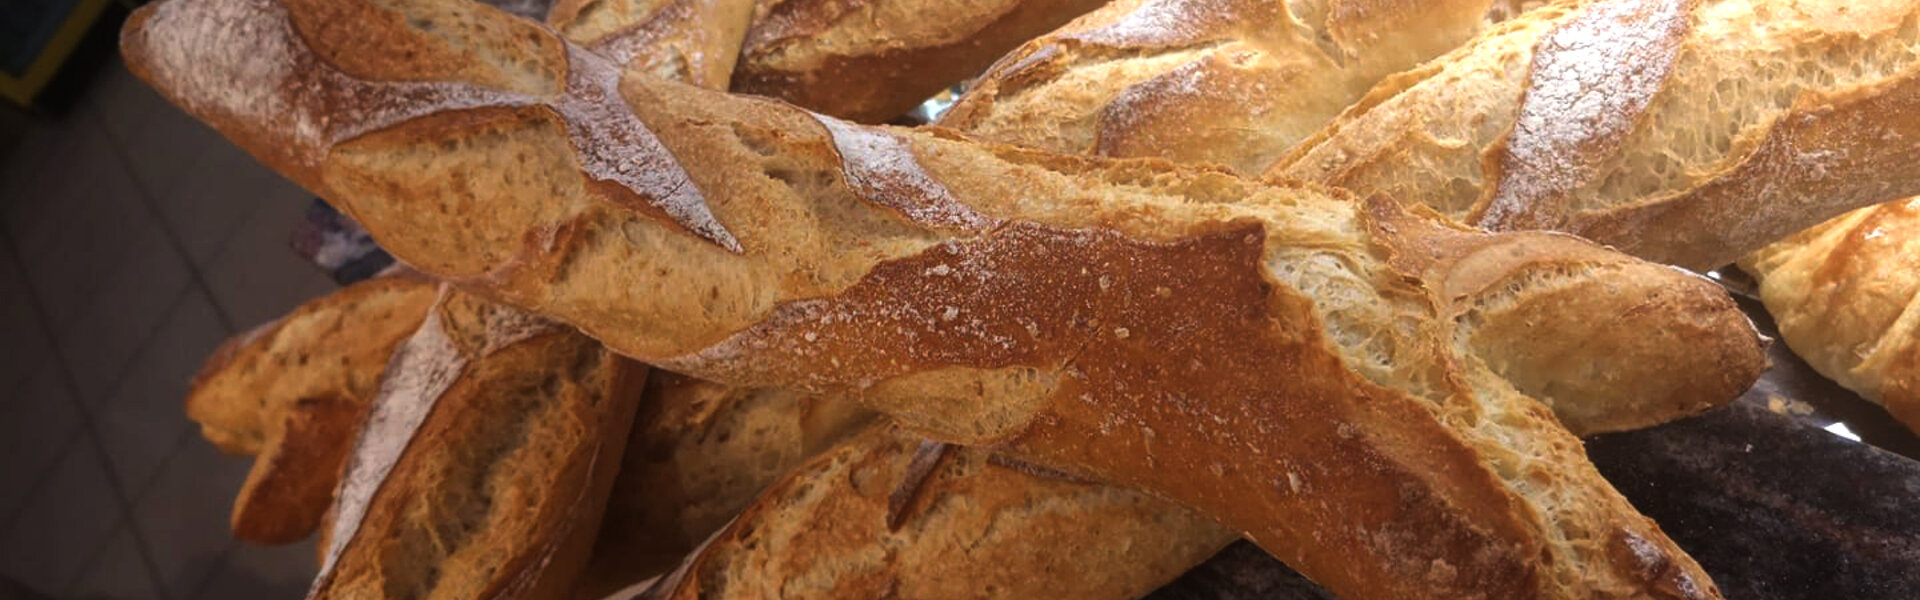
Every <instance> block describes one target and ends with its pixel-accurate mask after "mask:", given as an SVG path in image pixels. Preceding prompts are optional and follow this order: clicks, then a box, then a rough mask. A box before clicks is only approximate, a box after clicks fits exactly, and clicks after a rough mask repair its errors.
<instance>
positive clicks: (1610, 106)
mask: <svg viewBox="0 0 1920 600" xmlns="http://www.w3.org/2000/svg"><path fill="white" fill-rule="evenodd" d="M1916 161H1920V4H1916V3H1913V2H1906V1H1902V0H1879V1H1872V2H1851V1H1840V0H1793V1H1785V2H1776V1H1761V0H1599V1H1593V2H1563V3H1557V4H1552V5H1548V6H1546V7H1543V8H1540V9H1538V10H1535V11H1531V12H1529V13H1527V14H1525V15H1523V16H1521V17H1520V18H1517V19H1514V20H1512V21H1509V22H1507V23H1504V24H1502V25H1501V26H1499V27H1497V28H1496V29H1494V30H1493V31H1489V32H1487V33H1486V34H1483V35H1482V36H1480V37H1479V38H1477V39H1475V40H1474V42H1473V43H1472V44H1470V45H1468V46H1466V47H1463V48H1461V49H1459V50H1457V51H1455V52H1453V53H1451V54H1449V55H1447V56H1445V57H1443V58H1440V59H1437V60H1435V61H1433V62H1431V63H1428V64H1426V65H1424V66H1421V67H1419V68H1417V69H1414V70H1412V71H1409V72H1406V73H1402V74H1400V75H1396V76H1394V77H1392V78H1389V79H1388V81H1386V82H1383V83H1382V84H1381V85H1380V86H1379V87H1378V88H1376V89H1375V90H1374V91H1373V92H1371V93H1369V94H1368V97H1367V98H1366V99H1365V100H1362V101H1361V102H1360V103H1359V104H1358V105H1356V106H1354V107H1353V108H1352V109H1349V110H1348V111H1347V112H1346V113H1345V114H1343V115H1342V116H1341V117H1340V118H1339V119H1338V120H1336V121H1335V122H1334V123H1332V124H1330V125H1328V126H1327V127H1326V129H1324V130H1322V131H1321V132H1320V133H1318V134H1316V135H1315V136H1314V137H1313V138H1311V139H1309V140H1307V141H1306V142H1303V143H1302V144H1301V145H1300V146H1299V147H1298V148H1296V149H1295V151H1293V152H1292V153H1291V154H1290V155H1289V156H1287V157H1285V158H1283V159H1282V160H1281V161H1279V162H1278V163H1276V164H1275V165H1274V166H1273V167H1272V168H1271V169H1270V170H1269V171H1268V174H1270V175H1274V176H1279V177H1288V178H1298V179H1305V180H1309V181H1318V182H1323V183H1327V184H1330V185H1336V186H1341V187H1345V188H1349V189H1352V190H1354V191H1356V192H1358V193H1360V194H1363V195H1364V194H1374V193H1380V194H1386V195H1388V196H1391V197H1393V198H1395V199H1397V200H1399V201H1401V202H1404V203H1408V204H1424V205H1426V206H1429V207H1432V208H1433V209H1435V210H1438V211H1440V212H1442V213H1445V214H1447V215H1450V216H1452V217H1454V218H1456V219H1459V220H1461V221H1462V222H1466V223H1475V224H1478V225H1480V226H1483V227H1488V228H1493V229H1554V230H1559V231H1567V232H1571V233H1575V234H1579V235H1581V236H1583V237H1587V238H1589V239H1592V240H1595V241H1598V242H1601V243H1604V244H1608V245H1612V246H1615V247H1618V248H1620V249H1621V250H1623V251H1625V252H1627V253H1629V254H1633V255H1635V256H1639V257H1642V258H1647V259H1649V260H1654V261H1659V262H1666V263H1671V264H1676V265H1680V266H1684V267H1689V268H1693V269H1700V270H1704V269H1709V268H1713V267H1717V266H1721V265H1725V264H1728V263H1731V262H1733V261H1734V260H1735V259H1736V258H1739V257H1741V256H1743V255H1745V254H1747V253H1749V252H1752V251H1754V250H1757V249H1759V248H1760V247H1761V246H1763V245H1766V244H1768V243H1772V242H1774V241H1776V240H1779V239H1781V238H1784V237H1786V236H1787V235H1790V234H1792V233H1793V232H1796V231H1800V230H1802V229H1806V228H1808V227H1811V226H1813V225H1815V224H1818V223H1820V222H1821V221H1824V220H1826V219H1828V218H1831V217H1834V216H1836V215H1839V214H1840V213H1842V212H1846V211H1847V210H1851V209H1854V208H1860V207H1864V206H1868V205H1871V204H1875V203H1879V202H1885V201H1890V200H1895V199H1899V198H1904V197H1907V196H1910V195H1914V194H1916V193H1920V174H1916V173H1917V172H1916V171H1915V170H1913V169H1907V168H1904V167H1905V166H1906V165H1910V164H1913V163H1915V162H1916Z"/></svg>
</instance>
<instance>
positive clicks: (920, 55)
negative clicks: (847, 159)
mask: <svg viewBox="0 0 1920 600" xmlns="http://www.w3.org/2000/svg"><path fill="white" fill-rule="evenodd" d="M1102 3H1103V2H1102V0H980V1H969V2H952V1H950V0H861V1H855V2H849V1H845V0H764V1H762V2H760V3H759V6H758V8H757V9H756V10H755V15H754V19H753V26H752V27H751V28H749V29H748V31H747V38H746V43H745V44H744V45H743V46H742V47H741V49H740V65H739V67H738V69H737V70H736V71H735V73H734V76H733V91H735V92H743V93H748V94H759V95H763V96H771V97H774V98H779V99H782V100H786V101H788V102H792V103H794V104H798V105H800V106H803V107H806V108H808V109H811V110H816V111H819V112H822V113H826V114H829V115H833V116H836V117H841V118H844V119H851V120H854V121H860V122H866V123H873V122H879V121H885V120H887V119H891V118H894V117H897V116H900V115H902V114H905V113H906V112H907V111H908V110H911V109H912V108H913V107H914V106H916V105H918V104H920V103H921V102H923V101H925V100H926V99H927V98H929V97H932V96H933V95H934V94H937V93H939V92H940V90H943V89H946V88H947V87H948V86H951V85H953V84H955V83H958V82H960V80H962V79H966V78H968V77H972V76H974V75H976V74H978V73H979V72H980V70H981V69H984V68H986V66H987V65H989V64H992V63H993V60H994V59H996V58H999V57H1000V55H1001V54H1004V53H1006V51H1007V50H1010V49H1012V48H1013V47H1015V46H1018V45H1020V43H1022V42H1025V41H1027V40H1028V39H1031V38H1033V37H1034V36H1037V35H1040V34H1042V33H1045V32H1046V31H1047V30H1049V29H1053V28H1055V27H1058V26H1060V25H1061V24H1063V23H1066V22H1067V21H1068V20H1071V19H1073V18H1074V17H1077V16H1080V15H1081V14H1083V13H1085V12H1087V11H1089V10H1093V9H1095V8H1098V7H1099V6H1100V5H1101V4H1102Z"/></svg>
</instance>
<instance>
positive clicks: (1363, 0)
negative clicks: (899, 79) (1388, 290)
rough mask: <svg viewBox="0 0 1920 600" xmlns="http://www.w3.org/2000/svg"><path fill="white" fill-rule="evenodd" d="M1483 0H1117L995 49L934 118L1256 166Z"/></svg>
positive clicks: (1052, 139)
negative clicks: (976, 76)
mask: <svg viewBox="0 0 1920 600" xmlns="http://www.w3.org/2000/svg"><path fill="white" fill-rule="evenodd" d="M1490 4H1492V2H1491V1H1490V0H1447V1H1441V2H1414V3H1404V2H1381V1H1379V0H1333V1H1322V2H1272V1H1268V0H1119V1H1116V2H1113V3H1110V4H1108V5H1107V6H1106V7H1104V8H1101V9H1100V10H1097V11H1094V12H1092V13H1089V14H1087V15H1086V16H1083V17H1081V18H1079V19H1076V20H1074V22H1073V23H1071V24H1069V25H1067V26H1066V27H1062V28H1060V29H1058V30H1055V31H1053V32H1051V33H1049V34H1047V35H1046V36H1043V37H1041V38H1038V39H1035V40H1033V41H1030V42H1027V43H1026V44H1025V45H1023V46H1021V47H1020V48H1019V49H1017V50H1015V51H1013V52H1012V53H1011V54H1008V55H1007V56H1006V57H1005V58H1002V59H1001V60H1000V62H998V63H996V64H995V65H994V67H993V68H992V69H990V70H988V71H987V73H986V74H985V75H982V76H981V78H980V81H979V82H977V83H976V84H975V85H974V86H973V88H972V89H971V90H969V91H968V92H967V94H966V95H964V96H962V97H961V98H960V101H959V102H958V103H956V104H954V106H953V108H952V109H951V110H949V111H948V112H947V113H946V114H945V115H944V116H942V117H941V119H940V124H941V125H945V126H948V127H953V128H956V129H961V130H965V131H968V132H970V133H974V134H976V135H979V136H981V137H984V138H987V139H992V140H995V141H1003V142H1008V143H1013V144H1019V145H1022V146H1028V147H1031V148H1038V149H1042V150H1049V151H1053V152H1060V153H1063V154H1089V155H1095V154H1097V155H1103V156H1158V157H1162V158H1167V159H1170V160H1174V161H1176V162H1189V163H1209V164H1218V165H1224V166H1227V167H1229V168H1232V169H1234V170H1235V171H1236V172H1239V173H1248V174H1258V173H1260V172H1261V171H1262V170H1264V169H1266V167H1267V166H1268V165H1270V164H1272V163H1273V161H1274V160H1275V159H1277V158H1279V156H1280V155H1281V154H1283V153H1285V152H1286V151H1287V150H1288V149H1289V148H1291V147H1292V146H1293V145H1294V143H1296V142H1298V141H1299V140H1301V139H1302V138H1305V137H1307V136H1308V135H1309V134H1312V133H1313V132H1315V131H1318V130H1319V128H1320V127H1321V126H1323V125H1325V124H1326V122H1327V121H1329V120H1331V119H1332V118H1333V117H1334V116H1336V115H1339V114H1340V111H1342V110H1344V109H1346V107H1347V106H1349V105H1351V104H1353V103H1354V101H1356V100H1359V99H1360V97H1361V96H1362V95H1363V94H1365V93H1366V92H1367V90H1368V89H1369V88H1371V87H1372V86H1373V84H1374V83H1375V82H1378V81H1379V80H1380V79H1381V78H1383V77H1386V76H1388V75H1391V74H1393V73H1397V72H1400V71H1403V70H1405V69H1408V68H1410V67H1413V66H1414V65H1417V64H1420V63H1421V62H1423V61H1425V60H1427V59H1430V58H1433V57H1435V56H1438V55H1440V54H1442V53H1445V52H1446V51H1448V50H1452V49H1453V48H1454V47H1455V46H1459V45H1460V43H1461V42H1465V41H1466V40H1467V38H1469V37H1471V36H1472V35H1473V33H1474V32H1475V31H1477V30H1479V28H1480V26H1481V23H1482V22H1483V21H1484V20H1485V19H1486V15H1487V12H1488V7H1489V5H1490ZM1296 11H1298V12H1296Z"/></svg>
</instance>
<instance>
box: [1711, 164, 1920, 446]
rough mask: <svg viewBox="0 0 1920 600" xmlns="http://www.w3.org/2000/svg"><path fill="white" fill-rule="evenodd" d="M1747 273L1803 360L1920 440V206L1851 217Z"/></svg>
mask: <svg viewBox="0 0 1920 600" xmlns="http://www.w3.org/2000/svg"><path fill="white" fill-rule="evenodd" d="M1740 266H1741V267H1742V268H1743V269H1745V270H1746V271H1747V272H1748V273H1751V274H1752V275H1753V276H1754V278H1755V279H1758V280H1760V301H1761V302H1762V303H1764V304H1766V307H1767V312H1769V313H1772V314H1773V318H1774V321H1776V322H1778V323H1779V325H1780V337H1781V338H1782V339H1783V340H1785V341H1786V343H1787V346H1788V347H1790V348H1792V349H1793V351H1794V353H1795V354H1798V355H1800V357H1801V358H1804V359H1806V361H1807V364H1809V365H1812V366H1813V368H1814V369H1816V370H1818V371H1820V374H1822V375H1826V376H1827V377H1828V378H1829V379H1832V380H1834V381H1835V382H1838V383H1839V384H1840V385H1842V386H1844V387H1846V388H1847V389H1850V390H1853V391H1855V392H1859V393H1860V395H1861V396H1864V397H1866V398H1867V399H1869V400H1873V401H1875V402H1878V403H1880V404H1881V405H1883V406H1885V407H1886V408H1887V412H1889V413H1892V414H1893V416H1894V418H1896V419H1899V420H1900V422H1902V423H1905V424H1906V426H1907V427H1908V428H1910V429H1913V430H1915V431H1920V199H1908V200H1902V201H1898V202H1889V203H1886V204H1881V205H1879V206H1874V207H1870V208H1863V209H1860V210H1856V211H1853V212H1849V213H1847V214H1844V215H1841V216H1840V217H1839V218H1837V219H1834V220H1832V221H1828V222H1826V223H1823V224H1821V225H1820V226H1818V227H1815V228H1813V229H1809V230H1807V231H1803V232H1800V233H1798V234H1795V235H1794V236H1793V237H1790V238H1787V239H1785V240H1782V241H1780V242H1777V243H1774V244H1772V245H1769V246H1767V247H1766V248H1763V249H1761V250H1760V251H1759V252H1756V253H1754V254H1753V255H1751V256H1748V257H1747V258H1745V259H1743V260H1742V261H1741V263H1740Z"/></svg>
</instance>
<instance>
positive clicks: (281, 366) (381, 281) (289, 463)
mask: <svg viewBox="0 0 1920 600" xmlns="http://www.w3.org/2000/svg"><path fill="white" fill-rule="evenodd" d="M433 297H434V286H433V284H431V283H428V282H426V281H424V280H421V279H419V278H415V277H407V276H395V277H381V278H378V279H371V280H368V281H365V282H361V283H358V284H355V285H351V286H347V287H346V288H342V289H341V290H339V291H337V292H334V293H332V294H329V295H327V296H325V297H322V298H320V299H318V300H314V301H311V302H307V303H306V304H302V305H301V306H300V307H299V308H295V309H294V310H293V311H292V312H290V313H288V314H287V316H285V317H282V318H280V319H279V320H277V321H274V322H273V323H269V324H267V325H264V326H261V327H260V328H257V329H255V330H253V331H251V332H248V333H246V334H244V335H241V336H238V337H235V338H233V339H231V340H228V341H227V343H225V344H223V345H222V346H221V347H220V348H219V349H217V350H215V351H214V353H213V355H212V356H211V357H210V358H209V359H208V360H207V363H206V364H205V365H204V366H202V367H201V369H200V373H199V374H198V375H196V376H195V377H194V380H193V385H192V387H191V388H190V389H189V390H188V392H187V401H186V407H187V416H188V417H189V418H191V419H193V420H194V422H196V423H199V424H200V432H201V435H202V436H203V437H205V438H206V439H207V441H209V442H212V443H213V444H214V445H215V446H217V447H219V448H220V449H221V450H222V451H225V452H228V453H231V454H242V455H251V456H255V457H256V458H255V459H254V462H253V468H252V470H251V471H249V472H248V474H247V480H246V483H244V484H243V485H242V487H241V488H240V494H239V496H238V497H236V498H235V500H234V504H233V515H232V519H231V522H232V528H233V536H234V537H235V538H237V539H239V540H241V541H246V542H252V543H255V544H275V545H277V544H291V543H293V542H296V541H299V540H301V539H303V538H305V537H307V536H308V535H309V534H312V533H313V530H314V527H316V526H317V525H318V524H319V522H320V516H321V514H322V513H324V512H326V509H327V505H328V504H330V503H331V502H332V501H333V488H334V484H335V483H336V482H337V481H339V477H340V466H341V464H342V463H343V462H344V461H345V460H346V456H347V451H348V447H349V445H350V444H351V441H352V439H353V434H354V432H355V431H357V430H358V429H359V427H360V421H361V419H362V418H363V417H364V415H365V414H366V409H367V405H368V403H369V402H370V401H371V400H372V398H373V394H374V391H375V389H376V388H377V385H378V382H379V378H380V368H381V367H382V366H384V365H385V364H386V361H387V358H388V357H390V356H392V355H393V349H394V348H395V347H396V346H399V345H400V342H401V341H402V340H404V339H406V337H407V335H409V334H410V333H412V331H413V330H414V329H415V328H416V327H418V325H419V323H420V319H421V318H422V317H424V316H425V315H426V312H427V307H428V306H429V305H431V304H432V303H433Z"/></svg>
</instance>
